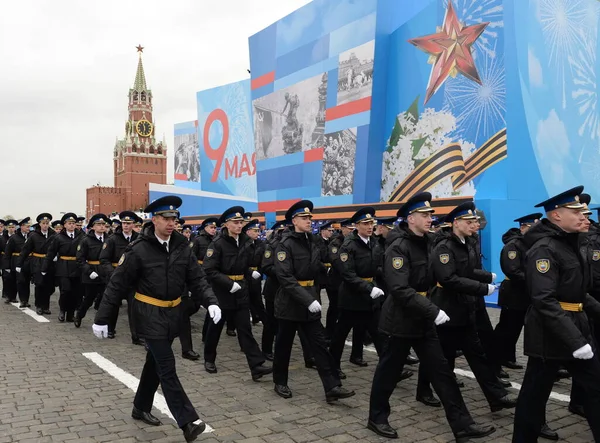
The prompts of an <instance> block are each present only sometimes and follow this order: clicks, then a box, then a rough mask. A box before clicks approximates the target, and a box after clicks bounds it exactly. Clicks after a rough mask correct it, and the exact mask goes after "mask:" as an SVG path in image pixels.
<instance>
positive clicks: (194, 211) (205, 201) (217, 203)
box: [149, 188, 258, 217]
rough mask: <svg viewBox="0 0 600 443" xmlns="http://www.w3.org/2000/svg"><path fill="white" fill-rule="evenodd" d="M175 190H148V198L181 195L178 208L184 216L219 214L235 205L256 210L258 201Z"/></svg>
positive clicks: (248, 209)
mask: <svg viewBox="0 0 600 443" xmlns="http://www.w3.org/2000/svg"><path fill="white" fill-rule="evenodd" d="M176 189H177V188H175V190H176ZM175 190H174V191H173V192H169V193H167V192H158V191H150V192H149V199H150V200H155V199H157V198H160V197H164V196H165V195H178V196H179V197H181V200H183V204H182V205H181V208H179V210H180V212H181V215H182V216H184V217H189V216H198V215H199V214H220V213H222V212H223V211H225V210H226V209H227V208H230V207H231V206H236V205H240V206H243V207H244V209H246V210H247V211H258V203H256V202H247V201H237V200H227V199H221V198H211V197H205V196H198V195H186V194H177V193H176V191H175Z"/></svg>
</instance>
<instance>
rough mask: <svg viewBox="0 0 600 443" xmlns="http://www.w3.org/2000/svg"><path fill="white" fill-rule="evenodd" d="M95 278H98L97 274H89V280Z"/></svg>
mask: <svg viewBox="0 0 600 443" xmlns="http://www.w3.org/2000/svg"><path fill="white" fill-rule="evenodd" d="M97 278H98V274H96V272H95V271H94V272H92V273H91V274H90V279H92V280H96V279H97Z"/></svg>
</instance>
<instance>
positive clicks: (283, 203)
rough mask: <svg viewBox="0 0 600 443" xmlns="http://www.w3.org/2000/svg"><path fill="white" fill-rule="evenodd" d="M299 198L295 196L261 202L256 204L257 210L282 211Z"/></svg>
mask: <svg viewBox="0 0 600 443" xmlns="http://www.w3.org/2000/svg"><path fill="white" fill-rule="evenodd" d="M300 200H301V199H299V198H296V199H294V200H277V201H273V202H262V203H259V204H258V210H259V211H262V212H275V211H283V210H287V209H288V208H289V207H290V206H292V205H293V204H294V203H296V202H297V201H300Z"/></svg>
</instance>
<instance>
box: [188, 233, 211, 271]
mask: <svg viewBox="0 0 600 443" xmlns="http://www.w3.org/2000/svg"><path fill="white" fill-rule="evenodd" d="M213 238H214V237H212V236H210V235H209V234H208V232H206V231H205V230H202V232H201V233H200V234H198V236H197V237H196V238H195V239H194V243H193V245H194V246H193V247H192V252H193V253H194V255H195V256H196V259H197V260H198V261H199V262H203V261H204V256H205V255H206V250H207V249H208V245H210V243H211V242H212V241H213ZM200 264H202V263H200Z"/></svg>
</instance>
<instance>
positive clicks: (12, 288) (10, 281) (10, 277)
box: [2, 269, 17, 301]
mask: <svg viewBox="0 0 600 443" xmlns="http://www.w3.org/2000/svg"><path fill="white" fill-rule="evenodd" d="M2 275H3V277H2V278H3V280H4V286H3V288H2V292H3V294H4V296H5V297H6V298H7V299H8V300H10V301H17V275H16V272H14V271H10V272H7V271H6V269H5V270H3V271H2Z"/></svg>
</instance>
